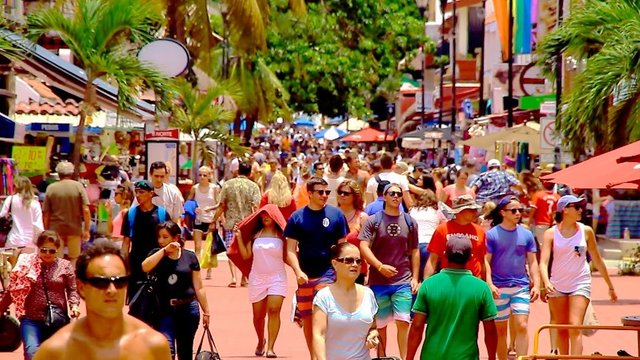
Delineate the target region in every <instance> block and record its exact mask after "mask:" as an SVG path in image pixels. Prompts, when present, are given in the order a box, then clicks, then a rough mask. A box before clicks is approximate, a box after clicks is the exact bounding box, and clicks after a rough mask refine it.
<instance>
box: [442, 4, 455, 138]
mask: <svg viewBox="0 0 640 360" xmlns="http://www.w3.org/2000/svg"><path fill="white" fill-rule="evenodd" d="M456 1H457V0H453V1H452V4H453V14H452V15H451V17H452V18H453V26H452V33H451V42H452V44H451V49H452V52H451V53H452V57H453V61H452V62H451V66H452V67H451V138H452V139H453V138H454V134H455V133H456V118H457V117H458V106H457V105H456V100H457V99H456V58H457V56H456V54H457V52H458V49H457V46H456V26H457V24H458V21H457V19H456V16H457V15H456ZM442 16H443V17H444V13H443V14H442Z"/></svg>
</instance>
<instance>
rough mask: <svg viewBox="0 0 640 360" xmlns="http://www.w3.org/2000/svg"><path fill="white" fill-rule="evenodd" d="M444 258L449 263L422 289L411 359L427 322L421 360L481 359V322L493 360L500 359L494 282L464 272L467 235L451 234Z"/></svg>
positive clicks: (411, 340) (468, 243) (416, 306)
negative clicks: (491, 284)
mask: <svg viewBox="0 0 640 360" xmlns="http://www.w3.org/2000/svg"><path fill="white" fill-rule="evenodd" d="M445 256H446V257H447V260H448V261H449V265H448V266H449V267H447V268H445V269H443V270H442V271H441V272H440V273H439V274H436V275H433V276H431V277H430V278H428V279H427V280H425V281H424V282H423V283H422V286H421V287H420V290H419V291H418V297H417V299H416V302H415V304H414V305H413V311H414V312H415V315H414V317H413V321H412V322H411V328H410V329H409V345H408V351H407V359H406V360H413V359H414V358H415V354H416V352H417V351H418V346H419V345H420V343H421V342H422V333H423V331H424V326H425V323H429V326H427V331H426V337H425V341H424V345H423V346H422V353H421V355H420V359H427V358H428V359H460V360H476V359H478V358H479V356H480V354H479V349H478V327H479V323H480V321H482V325H483V327H484V334H485V335H484V336H485V339H484V342H485V344H486V346H487V353H488V354H489V360H495V358H496V347H497V344H498V337H497V331H496V325H495V321H494V318H495V317H496V315H497V310H496V305H495V303H494V301H493V297H492V295H491V290H490V289H489V286H488V285H487V284H486V283H485V282H484V281H482V280H480V279H478V278H476V277H475V276H473V275H472V274H471V272H470V271H469V270H465V264H466V263H467V261H468V260H469V258H470V257H471V241H470V240H469V239H468V238H467V237H465V236H450V237H449V239H448V241H447V247H446V252H445Z"/></svg>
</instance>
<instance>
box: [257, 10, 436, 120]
mask: <svg viewBox="0 0 640 360" xmlns="http://www.w3.org/2000/svg"><path fill="white" fill-rule="evenodd" d="M271 13H272V20H271V22H270V24H269V26H268V29H267V35H268V36H267V41H268V44H267V45H268V50H267V54H266V56H265V60H266V63H267V65H268V66H269V67H270V68H271V69H273V71H274V72H275V73H276V75H277V76H278V78H280V80H281V81H282V83H283V85H284V87H285V88H286V89H287V90H288V92H289V94H290V101H289V104H290V106H291V107H292V109H294V110H299V111H306V112H311V113H315V112H319V113H322V114H324V115H327V116H336V115H342V114H345V113H349V114H353V115H359V116H366V115H369V114H371V110H370V104H371V102H372V101H373V100H374V99H375V98H376V97H378V96H381V94H380V92H379V89H380V88H381V86H380V85H383V84H384V83H385V82H387V83H388V82H389V80H388V79H397V78H399V77H400V75H401V73H402V70H401V69H400V70H399V69H398V63H399V62H400V61H401V60H402V59H404V58H406V57H411V56H415V54H416V53H417V52H418V48H419V47H420V46H421V45H424V46H425V48H426V49H427V52H433V51H434V49H435V44H434V43H433V42H432V41H431V40H429V39H427V38H426V37H425V36H424V22H423V21H424V20H423V19H422V17H421V16H420V13H419V11H418V8H417V6H416V5H415V2H414V1H413V0H324V1H307V15H306V16H305V17H303V18H300V17H296V16H294V15H293V14H292V12H291V11H289V10H288V2H287V1H286V0H274V1H271Z"/></svg>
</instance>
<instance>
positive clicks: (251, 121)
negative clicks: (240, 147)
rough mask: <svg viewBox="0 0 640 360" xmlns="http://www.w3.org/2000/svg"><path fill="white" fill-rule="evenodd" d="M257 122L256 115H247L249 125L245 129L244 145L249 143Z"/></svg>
mask: <svg viewBox="0 0 640 360" xmlns="http://www.w3.org/2000/svg"><path fill="white" fill-rule="evenodd" d="M255 124H256V116H255V115H247V127H246V128H245V129H244V139H243V140H244V145H248V144H249V142H250V141H251V135H252V133H253V126H254V125H255Z"/></svg>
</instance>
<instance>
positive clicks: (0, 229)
mask: <svg viewBox="0 0 640 360" xmlns="http://www.w3.org/2000/svg"><path fill="white" fill-rule="evenodd" d="M6 201H8V202H9V212H8V213H7V214H6V215H5V216H3V217H0V247H4V246H5V245H6V243H7V236H8V235H9V232H10V231H11V228H12V227H13V215H12V214H11V205H12V204H13V196H9V197H8V198H7V200H6Z"/></svg>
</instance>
